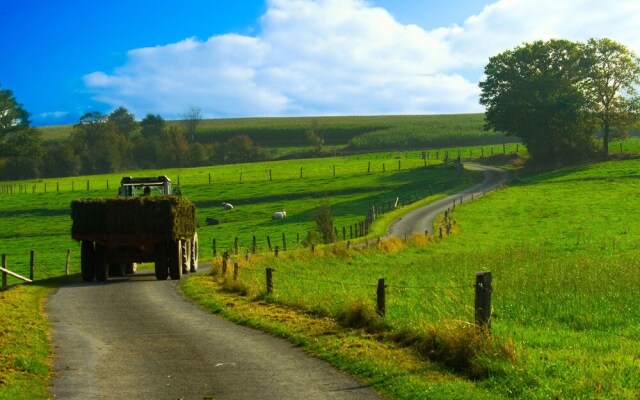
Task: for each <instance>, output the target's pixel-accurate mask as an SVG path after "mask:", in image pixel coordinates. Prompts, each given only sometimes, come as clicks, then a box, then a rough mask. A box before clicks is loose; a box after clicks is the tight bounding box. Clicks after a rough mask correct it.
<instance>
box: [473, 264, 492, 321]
mask: <svg viewBox="0 0 640 400" xmlns="http://www.w3.org/2000/svg"><path fill="white" fill-rule="evenodd" d="M475 288H476V298H475V310H476V325H478V327H479V328H483V329H486V330H487V331H490V330H491V272H478V273H476V286H475Z"/></svg>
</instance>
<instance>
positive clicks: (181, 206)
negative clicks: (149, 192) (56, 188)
mask: <svg viewBox="0 0 640 400" xmlns="http://www.w3.org/2000/svg"><path fill="white" fill-rule="evenodd" d="M71 219H72V220H73V225H72V228H71V231H72V234H81V235H85V234H154V235H161V236H165V237H166V238H167V240H177V239H179V238H187V237H191V236H193V234H194V233H195V231H196V208H195V205H194V204H193V203H192V202H191V201H189V200H187V199H185V198H183V197H180V196H163V197H135V198H113V199H111V198H110V199H83V200H75V201H73V202H71Z"/></svg>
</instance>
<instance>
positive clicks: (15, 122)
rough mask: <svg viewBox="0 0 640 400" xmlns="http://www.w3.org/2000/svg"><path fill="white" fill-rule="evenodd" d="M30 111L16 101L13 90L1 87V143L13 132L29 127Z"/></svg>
mask: <svg viewBox="0 0 640 400" xmlns="http://www.w3.org/2000/svg"><path fill="white" fill-rule="evenodd" d="M30 124H31V122H30V121H29V113H28V112H27V110H25V109H24V107H23V106H22V104H20V103H18V102H17V101H16V98H15V97H14V96H13V92H12V91H11V90H9V89H3V88H2V87H0V144H2V142H4V140H5V138H6V136H7V135H8V134H10V133H12V132H17V131H19V130H21V129H24V128H28V127H29V125H30Z"/></svg>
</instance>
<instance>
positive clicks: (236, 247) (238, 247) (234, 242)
mask: <svg viewBox="0 0 640 400" xmlns="http://www.w3.org/2000/svg"><path fill="white" fill-rule="evenodd" d="M239 250H240V244H239V243H238V237H237V236H236V238H235V240H234V241H233V251H234V253H235V254H236V255H238V251H239Z"/></svg>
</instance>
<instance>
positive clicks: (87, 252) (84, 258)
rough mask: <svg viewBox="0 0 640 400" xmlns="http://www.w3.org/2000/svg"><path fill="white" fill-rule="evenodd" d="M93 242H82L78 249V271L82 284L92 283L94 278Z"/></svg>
mask: <svg viewBox="0 0 640 400" xmlns="http://www.w3.org/2000/svg"><path fill="white" fill-rule="evenodd" d="M95 254H96V253H95V250H94V248H93V242H90V241H88V240H83V241H82V245H81V247H80V271H81V274H82V281H83V282H93V280H94V279H95V276H96V267H95Z"/></svg>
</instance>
